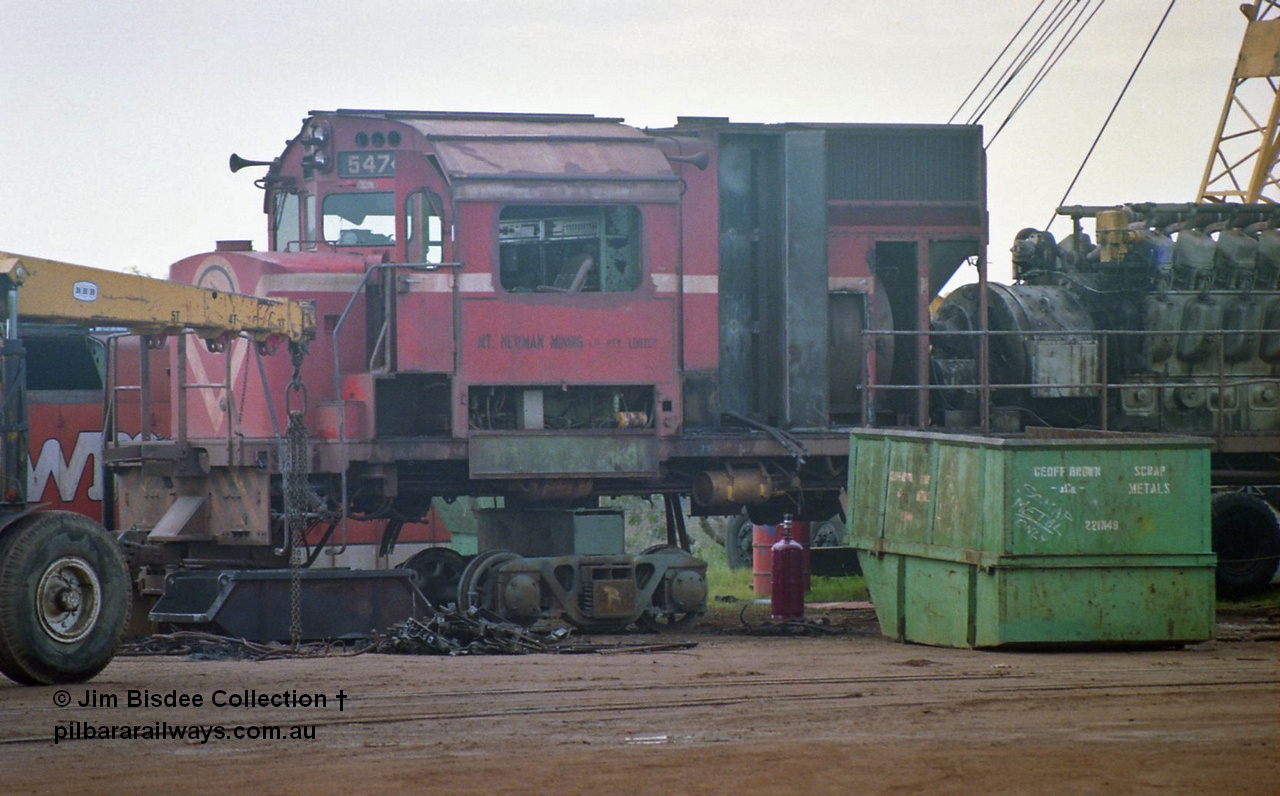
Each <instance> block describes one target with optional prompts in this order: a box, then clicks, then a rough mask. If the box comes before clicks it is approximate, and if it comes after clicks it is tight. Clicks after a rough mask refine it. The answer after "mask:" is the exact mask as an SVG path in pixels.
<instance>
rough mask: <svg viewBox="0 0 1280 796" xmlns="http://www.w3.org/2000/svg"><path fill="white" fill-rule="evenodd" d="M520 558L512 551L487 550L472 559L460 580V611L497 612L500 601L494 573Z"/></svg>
mask: <svg viewBox="0 0 1280 796" xmlns="http://www.w3.org/2000/svg"><path fill="white" fill-rule="evenodd" d="M518 558H520V556H519V555H518V554H516V553H513V552H511V551H510V550H486V551H485V552H483V553H481V554H480V555H478V556H476V557H475V558H473V559H471V563H470V564H467V568H466V569H464V570H463V571H462V576H461V577H459V578H458V610H459V611H465V610H467V609H468V608H471V607H472V606H475V607H478V608H484V609H485V610H487V611H495V612H496V610H497V606H498V601H497V593H496V592H495V591H494V588H493V586H494V583H493V575H494V571H495V570H496V569H497V568H498V567H500V566H502V565H503V564H505V563H507V562H508V561H515V560H516V559H518Z"/></svg>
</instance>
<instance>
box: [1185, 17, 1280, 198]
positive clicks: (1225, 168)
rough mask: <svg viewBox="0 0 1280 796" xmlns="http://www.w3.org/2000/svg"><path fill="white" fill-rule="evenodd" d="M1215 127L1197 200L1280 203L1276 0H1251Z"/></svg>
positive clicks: (1279, 28) (1279, 65) (1279, 20)
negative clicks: (1233, 67)
mask: <svg viewBox="0 0 1280 796" xmlns="http://www.w3.org/2000/svg"><path fill="white" fill-rule="evenodd" d="M1240 10H1241V11H1243V12H1244V15H1245V16H1246V17H1247V18H1248V20H1249V22H1248V25H1247V26H1246V27H1245V32H1244V40H1243V41H1242V42H1241V44H1240V57H1239V59H1238V60H1237V61H1236V68H1235V72H1234V73H1233V74H1232V76H1231V85H1230V86H1229V87H1228V89H1227V99H1226V102H1225V104H1224V105H1223V108H1222V117H1221V119H1219V121H1218V132H1217V134H1216V135H1215V136H1214V139H1213V148H1212V149H1211V150H1210V152H1209V162H1208V164H1206V165H1205V169H1204V177H1203V178H1202V179H1201V181H1200V192H1199V198H1198V199H1197V201H1200V202H1231V201H1234V202H1241V203H1244V204H1255V203H1258V202H1269V203H1273V204H1274V203H1277V202H1280V182H1278V181H1277V177H1276V175H1275V174H1274V171H1275V165H1276V160H1277V158H1278V157H1280V140H1277V126H1278V122H1280V84H1278V83H1277V78H1280V0H1253V2H1250V3H1244V4H1243V5H1241V6H1240Z"/></svg>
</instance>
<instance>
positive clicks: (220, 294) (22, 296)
mask: <svg viewBox="0 0 1280 796" xmlns="http://www.w3.org/2000/svg"><path fill="white" fill-rule="evenodd" d="M0 285H3V287H4V295H3V296H0V300H2V301H5V302H6V304H8V303H10V302H13V301H16V304H17V307H16V315H17V316H18V317H20V318H22V319H23V320H26V321H39V322H42V323H69V324H77V325H80V326H100V327H102V326H110V327H118V328H125V329H128V330H129V331H130V332H132V333H135V334H174V333H177V332H181V331H183V330H186V329H190V330H192V331H194V332H195V333H196V334H197V335H199V336H200V337H201V338H203V339H204V340H206V341H207V342H209V343H210V344H216V342H217V341H224V342H225V340H226V338H227V337H228V336H232V335H238V334H240V333H244V334H246V335H248V336H249V337H250V338H251V339H252V340H254V341H255V342H259V343H262V342H265V341H267V340H269V339H270V338H272V337H276V338H282V339H284V340H288V341H290V342H302V341H305V340H310V339H312V338H313V337H315V330H316V312H315V305H314V304H313V303H311V302H306V301H294V300H291V299H269V298H259V297H256V296H245V295H241V294H239V293H227V292H225V291H221V290H213V289H210V288H205V287H198V286H195V285H185V284H181V283H178V282H168V281H165V280H163V279H154V278H152V277H148V276H140V275H138V274H127V273H121V272H118V271H106V270H103V269H100V268H91V267H89V266H85V265H73V264H72V263H64V262H59V261H57V260H46V259H43V258H40V257H30V256H27V255H22V254H11V253H8V252H0ZM8 314H9V316H13V315H15V307H13V306H9V307H8Z"/></svg>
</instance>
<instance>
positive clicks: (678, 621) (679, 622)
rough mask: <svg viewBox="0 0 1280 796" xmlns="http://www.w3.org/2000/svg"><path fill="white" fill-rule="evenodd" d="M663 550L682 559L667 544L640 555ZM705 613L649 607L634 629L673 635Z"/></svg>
mask: <svg viewBox="0 0 1280 796" xmlns="http://www.w3.org/2000/svg"><path fill="white" fill-rule="evenodd" d="M750 528H751V523H750V521H748V522H747V529H748V530H750ZM664 550H670V551H672V552H674V553H678V554H680V556H681V557H684V555H685V552H684V551H683V550H681V549H680V548H678V547H673V546H672V545H669V544H656V545H654V546H653V547H649V548H646V549H645V550H644V551H642V552H641V553H640V555H642V556H647V555H653V554H654V553H661V552H663V551H664ZM704 613H705V611H677V612H675V613H667V612H663V611H662V610H661V609H660V608H658V607H657V606H653V605H651V606H649V607H648V608H646V609H645V610H644V611H643V612H642V613H641V614H640V616H639V617H637V618H636V627H639V628H640V629H641V630H648V631H650V632H652V633H674V632H676V631H678V630H684V629H685V628H689V627H693V626H694V625H696V624H697V623H698V620H699V619H701V618H702V616H703V614H704Z"/></svg>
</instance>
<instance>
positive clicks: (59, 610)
mask: <svg viewBox="0 0 1280 796" xmlns="http://www.w3.org/2000/svg"><path fill="white" fill-rule="evenodd" d="M101 610H102V584H101V583H100V582H99V581H98V576H97V574H96V573H95V572H94V571H93V567H92V566H90V565H89V562H88V561H85V560H84V559H83V558H77V557H75V556H63V557H62V558H59V559H58V560H57V561H54V562H53V563H52V564H50V565H49V566H48V567H46V568H45V571H44V574H42V575H41V576H40V583H39V585H38V586H36V613H37V614H38V615H39V616H40V626H41V627H43V628H44V631H45V633H47V634H48V635H49V637H50V638H52V639H53V640H55V641H60V642H62V643H64V644H71V643H74V642H76V641H79V640H80V639H82V638H84V637H85V636H87V635H89V631H91V630H93V626H94V625H95V624H96V623H97V621H98V613H99V612H100V611H101Z"/></svg>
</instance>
